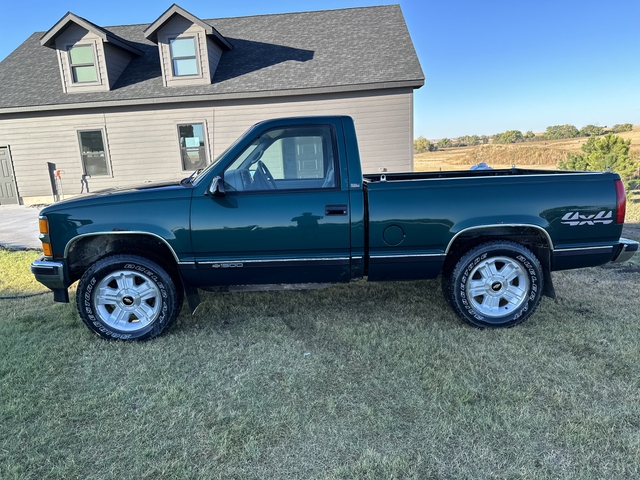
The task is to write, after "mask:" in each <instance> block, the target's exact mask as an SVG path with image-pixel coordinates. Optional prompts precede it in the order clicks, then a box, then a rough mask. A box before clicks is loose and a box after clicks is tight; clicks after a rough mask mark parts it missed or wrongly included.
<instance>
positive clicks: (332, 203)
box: [191, 125, 350, 285]
mask: <svg viewBox="0 0 640 480" xmlns="http://www.w3.org/2000/svg"><path fill="white" fill-rule="evenodd" d="M336 152H337V149H336V144H335V133H334V132H333V128H332V127H331V126H327V125H314V126H308V127H305V126H302V127H301V126H296V127H290V128H280V129H277V130H270V131H267V132H265V133H264V134H263V135H261V136H260V137H258V138H257V139H256V140H255V141H254V142H253V143H252V144H251V145H250V146H249V147H247V148H246V149H245V150H244V152H243V153H241V154H240V155H239V156H238V157H237V158H236V160H235V161H234V162H233V163H232V164H231V165H230V166H229V167H228V168H227V169H226V170H225V172H224V174H223V176H224V187H225V195H224V196H219V197H211V196H203V197H199V198H195V197H194V199H193V204H192V218H191V232H192V241H193V248H194V253H195V257H196V262H197V265H198V268H199V270H200V272H201V275H202V277H203V280H204V282H205V283H206V284H208V285H235V284H265V283H268V284H282V283H307V282H314V283H317V282H328V283H335V282H340V281H348V280H349V278H350V215H349V205H348V202H349V194H348V192H347V191H343V190H342V189H341V188H340V181H339V175H338V173H337V172H338V170H339V169H338V168H336V167H337V166H336V159H337V153H336Z"/></svg>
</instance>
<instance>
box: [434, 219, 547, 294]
mask: <svg viewBox="0 0 640 480" xmlns="http://www.w3.org/2000/svg"><path fill="white" fill-rule="evenodd" d="M494 240H509V241H512V242H516V243H518V244H520V245H522V246H524V247H527V248H528V249H529V250H531V251H532V252H533V254H534V255H535V256H536V257H537V258H538V260H539V261H540V264H541V265H542V270H543V272H544V283H543V285H544V287H543V295H545V296H547V297H551V298H555V296H556V295H555V289H554V288H553V282H552V279H551V252H552V251H553V241H552V240H551V236H550V235H549V232H547V231H546V230H545V229H544V228H542V227H540V226H538V225H531V224H500V225H481V226H476V227H469V228H465V229H463V230H461V231H459V232H458V233H456V234H455V235H454V236H453V238H452V239H451V240H450V241H449V244H448V245H447V249H446V250H445V253H446V255H447V256H446V259H445V262H444V265H443V268H442V271H443V275H449V274H450V273H451V271H452V270H453V268H454V267H455V265H456V263H457V262H458V260H460V258H462V256H463V255H464V254H465V253H466V252H468V251H469V250H470V249H472V248H474V247H475V246H477V245H480V244H482V243H486V242H490V241H494Z"/></svg>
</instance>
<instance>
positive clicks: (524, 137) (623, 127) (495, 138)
mask: <svg viewBox="0 0 640 480" xmlns="http://www.w3.org/2000/svg"><path fill="white" fill-rule="evenodd" d="M632 129H633V125H632V124H631V123H622V124H616V125H614V126H613V127H611V128H607V127H599V126H597V125H586V126H585V127H582V128H581V129H580V130H578V129H577V128H576V127H575V126H574V125H569V124H567V125H552V126H549V127H547V129H546V130H545V132H544V133H543V134H541V135H536V134H535V133H533V132H532V131H531V130H529V131H528V132H526V133H524V134H523V133H522V132H521V131H520V130H507V131H506V132H502V133H496V134H495V135H491V136H486V135H464V136H462V137H458V138H443V139H441V140H439V141H437V142H435V143H434V142H430V141H429V140H427V139H426V138H424V137H422V136H420V137H418V138H416V139H415V140H414V141H413V149H414V151H415V153H424V152H433V151H436V150H438V149H441V148H451V147H473V146H476V145H485V144H487V143H496V144H509V143H520V142H531V141H534V140H535V141H541V140H560V139H564V138H577V137H597V136H600V135H605V134H608V133H621V132H629V131H631V130H632Z"/></svg>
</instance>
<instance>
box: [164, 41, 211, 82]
mask: <svg viewBox="0 0 640 480" xmlns="http://www.w3.org/2000/svg"><path fill="white" fill-rule="evenodd" d="M187 39H191V40H193V50H194V56H193V57H190V56H189V57H175V58H174V57H173V55H172V54H171V41H172V40H187ZM198 40H199V38H198V35H171V36H169V37H167V47H168V51H169V63H170V66H171V78H173V79H180V78H201V77H202V65H200V48H199V47H198ZM187 58H193V59H194V60H195V62H196V73H190V74H188V75H177V74H176V70H175V68H174V65H173V61H174V60H175V59H178V60H180V59H187Z"/></svg>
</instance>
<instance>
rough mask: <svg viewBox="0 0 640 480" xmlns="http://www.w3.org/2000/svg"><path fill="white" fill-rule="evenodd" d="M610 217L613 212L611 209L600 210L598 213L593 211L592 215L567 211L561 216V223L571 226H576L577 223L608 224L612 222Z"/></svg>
mask: <svg viewBox="0 0 640 480" xmlns="http://www.w3.org/2000/svg"><path fill="white" fill-rule="evenodd" d="M612 217H613V212H612V211H611V210H610V211H608V212H605V211H602V212H600V213H598V214H595V213H594V214H593V215H580V212H569V213H567V214H566V215H565V216H564V217H562V223H563V224H564V225H571V226H572V227H577V226H578V225H595V224H596V223H601V224H602V225H609V224H610V223H612V222H613V220H612Z"/></svg>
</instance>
